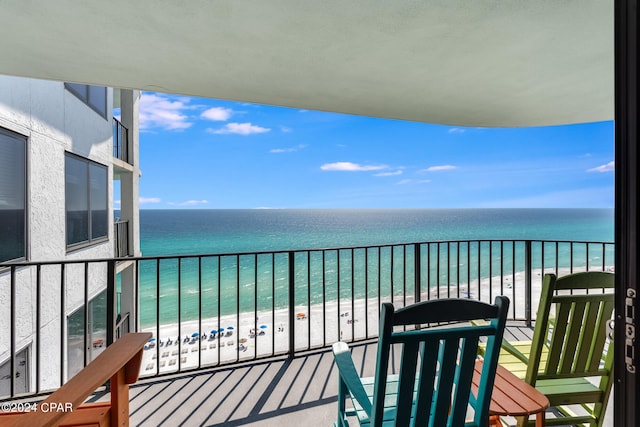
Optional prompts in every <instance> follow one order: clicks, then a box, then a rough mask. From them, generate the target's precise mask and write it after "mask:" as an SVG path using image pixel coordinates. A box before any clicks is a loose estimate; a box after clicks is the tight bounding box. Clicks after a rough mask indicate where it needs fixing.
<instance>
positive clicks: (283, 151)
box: [269, 144, 306, 154]
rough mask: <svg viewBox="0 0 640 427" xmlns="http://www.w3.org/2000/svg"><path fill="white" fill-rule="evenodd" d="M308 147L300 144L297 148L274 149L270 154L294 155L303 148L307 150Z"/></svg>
mask: <svg viewBox="0 0 640 427" xmlns="http://www.w3.org/2000/svg"><path fill="white" fill-rule="evenodd" d="M305 147H306V145H305V144H299V145H297V146H295V147H291V148H274V149H272V150H269V152H270V153H274V154H280V153H293V152H295V151H300V150H302V149H303V148H305Z"/></svg>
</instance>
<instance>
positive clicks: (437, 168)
mask: <svg viewBox="0 0 640 427" xmlns="http://www.w3.org/2000/svg"><path fill="white" fill-rule="evenodd" d="M453 169H458V167H457V166H453V165H440V166H430V167H428V168H426V169H422V170H421V171H420V172H440V171H450V170H453Z"/></svg>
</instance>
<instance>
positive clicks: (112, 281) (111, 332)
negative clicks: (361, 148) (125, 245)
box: [107, 260, 117, 346]
mask: <svg viewBox="0 0 640 427" xmlns="http://www.w3.org/2000/svg"><path fill="white" fill-rule="evenodd" d="M116 298H117V295H116V261H115V260H109V261H107V346H109V345H111V344H113V342H114V341H115V338H116V335H115V334H116V318H117V316H116V307H117V305H116Z"/></svg>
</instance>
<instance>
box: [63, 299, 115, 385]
mask: <svg viewBox="0 0 640 427" xmlns="http://www.w3.org/2000/svg"><path fill="white" fill-rule="evenodd" d="M84 316H85V313H84V305H83V306H82V307H80V308H79V309H78V310H76V311H75V312H73V313H72V314H71V315H70V316H68V317H67V378H71V377H72V376H74V375H75V374H77V373H78V372H80V370H81V369H82V368H83V367H84V354H85V348H84V338H85V336H86V338H87V349H86V353H87V360H89V361H91V360H93V359H95V358H96V356H98V354H100V353H101V352H102V351H103V350H104V348H105V347H106V346H107V344H106V342H107V291H102V292H101V293H100V294H98V296H96V297H95V298H94V299H92V300H91V301H89V309H88V310H87V318H88V319H87V320H88V321H89V324H88V325H85V317H84Z"/></svg>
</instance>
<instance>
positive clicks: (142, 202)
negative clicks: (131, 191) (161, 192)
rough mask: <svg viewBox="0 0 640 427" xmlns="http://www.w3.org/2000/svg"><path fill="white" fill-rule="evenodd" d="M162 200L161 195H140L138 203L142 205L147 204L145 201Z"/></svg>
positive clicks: (154, 201) (156, 201) (158, 201)
mask: <svg viewBox="0 0 640 427" xmlns="http://www.w3.org/2000/svg"><path fill="white" fill-rule="evenodd" d="M160 202H161V200H160V198H159V197H140V199H138V203H140V204H141V205H143V204H145V203H160Z"/></svg>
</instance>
